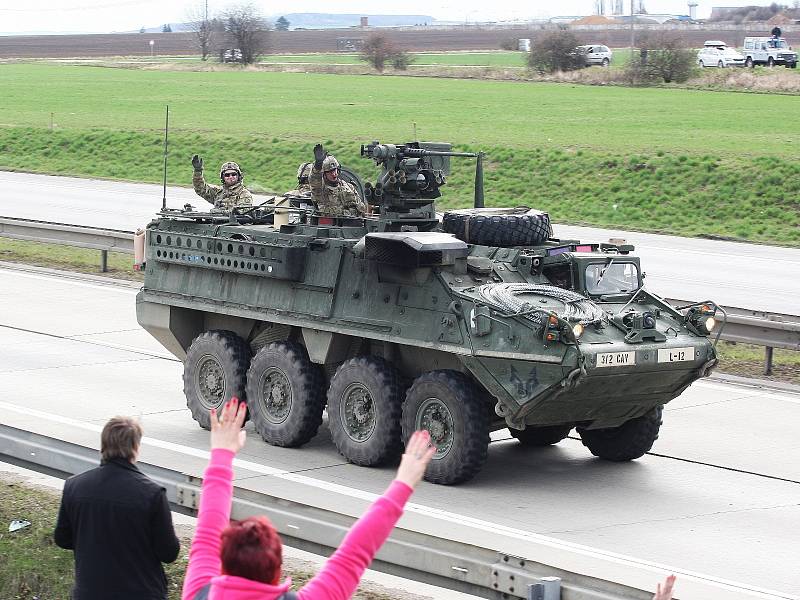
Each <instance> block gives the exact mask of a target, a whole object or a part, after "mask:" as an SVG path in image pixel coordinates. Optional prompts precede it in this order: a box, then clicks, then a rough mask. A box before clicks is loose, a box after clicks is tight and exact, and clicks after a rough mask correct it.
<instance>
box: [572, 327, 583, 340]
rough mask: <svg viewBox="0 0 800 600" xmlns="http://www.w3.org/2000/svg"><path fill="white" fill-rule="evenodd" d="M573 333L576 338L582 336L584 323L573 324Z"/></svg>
mask: <svg viewBox="0 0 800 600" xmlns="http://www.w3.org/2000/svg"><path fill="white" fill-rule="evenodd" d="M572 335H574V336H575V338H576V339H577V338H579V337H581V336H582V335H583V325H581V324H580V323H575V325H573V326H572Z"/></svg>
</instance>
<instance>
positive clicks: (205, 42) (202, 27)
mask: <svg viewBox="0 0 800 600" xmlns="http://www.w3.org/2000/svg"><path fill="white" fill-rule="evenodd" d="M206 7H207V5H206ZM206 7H204V6H203V5H197V6H192V7H191V8H189V9H188V10H187V11H186V22H187V26H188V28H189V30H190V31H192V32H194V34H195V39H196V40H197V47H198V48H199V49H200V58H201V59H202V60H206V59H207V58H208V56H209V55H210V54H211V51H212V48H213V47H214V38H215V35H214V34H215V33H218V32H219V21H217V20H216V19H209V17H208V12H207V11H206Z"/></svg>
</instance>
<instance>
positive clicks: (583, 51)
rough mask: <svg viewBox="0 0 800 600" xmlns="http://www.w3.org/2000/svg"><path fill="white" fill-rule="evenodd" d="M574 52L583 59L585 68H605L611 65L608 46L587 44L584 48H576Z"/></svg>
mask: <svg viewBox="0 0 800 600" xmlns="http://www.w3.org/2000/svg"><path fill="white" fill-rule="evenodd" d="M575 50H576V51H577V52H578V54H580V55H581V56H582V57H583V60H584V62H585V63H586V65H587V66H590V65H600V66H601V67H607V66H608V65H610V64H611V54H612V53H611V50H610V49H609V48H608V46H603V45H600V44H587V45H585V46H578V47H577V48H575Z"/></svg>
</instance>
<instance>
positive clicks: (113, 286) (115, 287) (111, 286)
mask: <svg viewBox="0 0 800 600" xmlns="http://www.w3.org/2000/svg"><path fill="white" fill-rule="evenodd" d="M0 275H8V276H11V277H26V278H28V279H37V280H39V281H49V282H51V283H66V284H68V285H74V286H77V287H83V288H88V289H93V290H103V291H104V292H108V291H113V292H119V293H122V294H128V295H131V296H135V295H136V294H138V293H139V290H137V289H133V288H129V287H123V286H122V285H120V284H117V283H108V284H107V285H100V284H94V283H88V282H86V281H76V280H75V279H70V278H69V277H60V276H58V275H38V274H35V273H24V272H22V271H16V270H10V269H3V268H0Z"/></svg>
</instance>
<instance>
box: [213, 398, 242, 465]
mask: <svg viewBox="0 0 800 600" xmlns="http://www.w3.org/2000/svg"><path fill="white" fill-rule="evenodd" d="M210 413H211V449H212V450H213V449H215V448H222V449H224V450H230V451H231V452H233V453H234V454H235V453H237V452H238V451H239V450H241V449H242V447H243V446H244V440H245V437H246V433H245V431H244V429H242V425H243V424H244V418H245V416H246V415H247V405H246V404H245V403H244V402H239V399H238V398H237V397H236V396H234V397H233V398H231V399H230V400H228V402H226V403H225V406H223V407H222V412H221V414H220V415H219V417H218V416H217V409H216V408H212V409H211V411H210Z"/></svg>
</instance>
